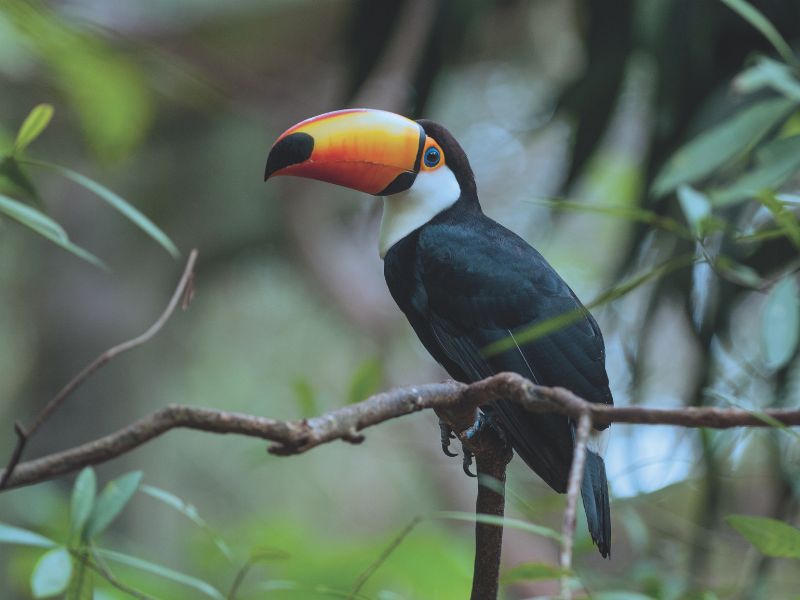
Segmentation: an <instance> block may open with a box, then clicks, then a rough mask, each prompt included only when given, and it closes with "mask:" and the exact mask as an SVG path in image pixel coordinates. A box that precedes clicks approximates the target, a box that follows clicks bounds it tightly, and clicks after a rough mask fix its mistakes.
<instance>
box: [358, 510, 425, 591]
mask: <svg viewBox="0 0 800 600" xmlns="http://www.w3.org/2000/svg"><path fill="white" fill-rule="evenodd" d="M421 522H422V517H419V516H417V517H414V518H413V519H411V522H410V523H409V524H408V525H406V526H405V527H404V528H403V531H401V532H400V533H399V534H398V535H397V537H395V538H394V539H393V540H392V541H391V543H390V544H389V545H388V546H387V547H386V549H385V550H384V551H383V552H381V554H380V556H378V558H376V559H375V560H374V561H373V562H372V563H371V564H370V565H369V566H368V567H367V568H366V569H365V570H364V571H363V572H362V573H361V575H359V576H358V579H356V582H355V583H354V584H353V589H352V590H350V595H349V596H347V600H353V599H354V598H356V597H357V596H358V593H359V592H360V591H361V588H362V587H364V584H365V583H367V580H368V579H369V578H370V577H372V575H373V574H374V573H375V571H377V570H378V568H379V567H380V566H381V565H382V564H383V563H384V562H386V559H387V558H389V556H390V555H391V554H392V552H394V551H395V550H396V549H397V547H398V546H399V545H400V544H401V543H402V542H403V540H404V539H406V537H408V534H409V533H411V531H412V530H413V529H414V527H416V526H417V525H419V524H420V523H421Z"/></svg>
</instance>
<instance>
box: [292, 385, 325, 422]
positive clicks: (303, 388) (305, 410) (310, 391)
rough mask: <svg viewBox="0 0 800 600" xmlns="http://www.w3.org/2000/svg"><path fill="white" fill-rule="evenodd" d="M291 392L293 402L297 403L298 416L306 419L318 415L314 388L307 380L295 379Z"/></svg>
mask: <svg viewBox="0 0 800 600" xmlns="http://www.w3.org/2000/svg"><path fill="white" fill-rule="evenodd" d="M292 390H293V391H294V399H295V402H297V407H298V408H299V409H300V416H301V417H302V418H304V419H308V418H310V417H314V416H316V415H318V414H319V407H318V406H317V397H316V396H317V395H316V394H315V393H314V388H313V387H312V386H311V383H310V382H309V381H308V379H306V378H298V379H295V380H294V382H293V383H292Z"/></svg>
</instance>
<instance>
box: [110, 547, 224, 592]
mask: <svg viewBox="0 0 800 600" xmlns="http://www.w3.org/2000/svg"><path fill="white" fill-rule="evenodd" d="M95 552H96V553H97V554H98V555H100V556H102V557H104V558H108V559H109V560H113V561H116V562H118V563H120V564H122V565H127V566H129V567H133V568H134V569H139V570H141V571H147V572H148V573H153V574H154V575H158V576H159V577H163V578H164V579H169V580H170V581H174V582H175V583H180V584H182V585H185V586H188V587H191V588H193V589H195V590H197V591H199V592H202V593H203V594H205V595H206V596H209V597H210V598H215V599H216V600H224V598H225V597H224V596H223V595H222V593H221V592H220V591H219V590H217V589H216V588H215V587H214V586H212V585H211V584H210V583H206V582H205V581H203V580H202V579H197V578H196V577H192V576H191V575H185V574H184V573H179V572H178V571H173V570H172V569H168V568H167V567H162V566H161V565H157V564H154V563H151V562H148V561H146V560H142V559H141V558H137V557H135V556H130V555H128V554H122V553H121V552H114V551H113V550H105V549H103V548H95Z"/></svg>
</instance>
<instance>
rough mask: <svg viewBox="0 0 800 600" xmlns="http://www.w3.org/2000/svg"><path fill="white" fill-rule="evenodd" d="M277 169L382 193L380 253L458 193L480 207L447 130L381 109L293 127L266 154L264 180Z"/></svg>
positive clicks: (467, 169) (322, 117)
mask: <svg viewBox="0 0 800 600" xmlns="http://www.w3.org/2000/svg"><path fill="white" fill-rule="evenodd" d="M277 175H293V176H295V177H306V178H309V179H318V180H320V181H327V182H328V183H335V184H337V185H341V186H344V187H348V188H351V189H354V190H358V191H361V192H366V193H367V194H372V195H373V196H383V197H384V210H383V219H382V221H381V232H380V241H379V252H380V255H381V256H382V257H383V256H385V255H386V253H387V252H388V250H389V249H390V248H391V247H392V246H393V245H394V244H396V243H397V242H399V241H400V240H402V239H403V238H405V237H406V236H407V235H408V234H410V233H411V232H413V231H414V230H415V229H417V228H419V227H421V226H422V225H424V224H425V223H427V222H429V221H430V220H431V219H433V218H434V217H435V216H436V215H438V214H439V213H441V212H442V211H444V210H446V209H448V208H450V207H451V206H453V205H454V204H455V203H456V202H458V201H459V200H460V199H464V201H465V203H466V204H468V205H469V206H472V207H478V197H477V193H476V191H475V178H474V176H473V174H472V169H471V168H470V166H469V161H468V160H467V156H466V154H464V150H462V149H461V146H460V145H459V144H458V142H457V141H456V140H455V138H453V136H452V135H451V134H450V132H449V131H447V130H446V129H445V128H444V127H442V126H441V125H439V124H438V123H434V122H433V121H428V120H425V119H421V120H419V121H412V120H411V119H407V118H406V117H402V116H400V115H396V114H394V113H390V112H386V111H383V110H371V109H364V108H359V109H350V110H340V111H336V112H330V113H325V114H324V115H319V116H317V117H312V118H311V119H307V120H305V121H302V122H301V123H298V124H297V125H295V126H294V127H290V128H289V129H288V130H286V132H284V133H283V134H282V135H281V136H280V137H279V138H278V140H277V141H276V142H275V144H274V145H273V146H272V150H270V153H269V158H268V159H267V169H266V173H265V175H264V179H265V180H266V179H269V178H270V177H274V176H277Z"/></svg>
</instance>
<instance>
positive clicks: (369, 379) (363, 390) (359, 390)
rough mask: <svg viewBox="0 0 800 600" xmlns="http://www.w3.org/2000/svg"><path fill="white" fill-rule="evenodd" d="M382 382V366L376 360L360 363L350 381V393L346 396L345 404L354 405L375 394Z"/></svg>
mask: <svg viewBox="0 0 800 600" xmlns="http://www.w3.org/2000/svg"><path fill="white" fill-rule="evenodd" d="M382 382H383V365H382V364H381V362H380V361H378V360H376V359H374V358H373V359H370V360H366V361H364V362H363V363H361V364H360V365H359V366H358V368H357V369H356V372H355V373H353V378H352V379H351V380H350V391H349V392H348V394H347V402H348V403H349V404H355V403H356V402H361V401H362V400H365V399H366V398H369V397H370V396H372V395H373V394H377V393H378V392H379V391H380V389H381V383H382Z"/></svg>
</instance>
